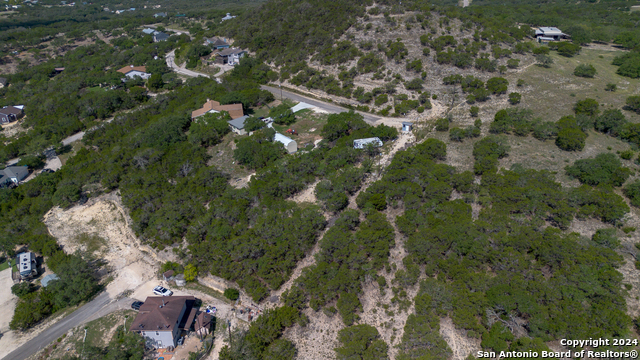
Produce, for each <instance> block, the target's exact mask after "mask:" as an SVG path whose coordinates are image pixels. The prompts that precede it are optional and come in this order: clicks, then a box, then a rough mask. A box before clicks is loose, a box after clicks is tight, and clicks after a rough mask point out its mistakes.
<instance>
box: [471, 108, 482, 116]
mask: <svg viewBox="0 0 640 360" xmlns="http://www.w3.org/2000/svg"><path fill="white" fill-rule="evenodd" d="M479 112H480V108H478V107H477V106H472V107H470V108H469V114H470V115H471V117H478V113H479Z"/></svg>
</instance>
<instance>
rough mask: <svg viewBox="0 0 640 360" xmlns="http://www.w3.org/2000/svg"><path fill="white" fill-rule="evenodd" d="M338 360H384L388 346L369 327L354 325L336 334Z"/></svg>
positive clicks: (374, 329) (375, 331)
mask: <svg viewBox="0 0 640 360" xmlns="http://www.w3.org/2000/svg"><path fill="white" fill-rule="evenodd" d="M338 341H339V342H340V345H341V346H340V347H338V348H336V349H335V352H336V358H337V359H338V360H386V359H388V354H387V352H388V346H387V344H386V343H385V341H384V340H382V338H381V337H380V334H379V333H378V330H376V328H374V327H373V326H371V325H366V324H362V325H354V326H350V327H346V328H344V329H342V330H340V332H338Z"/></svg>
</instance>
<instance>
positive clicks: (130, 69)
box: [117, 65, 147, 74]
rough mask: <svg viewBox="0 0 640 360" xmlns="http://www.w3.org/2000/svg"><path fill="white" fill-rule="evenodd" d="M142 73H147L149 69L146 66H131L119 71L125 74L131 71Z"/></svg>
mask: <svg viewBox="0 0 640 360" xmlns="http://www.w3.org/2000/svg"><path fill="white" fill-rule="evenodd" d="M134 70H137V71H142V72H147V67H146V66H133V65H129V66H125V67H123V68H122V69H120V70H117V71H118V72H119V73H123V74H126V73H128V72H130V71H134Z"/></svg>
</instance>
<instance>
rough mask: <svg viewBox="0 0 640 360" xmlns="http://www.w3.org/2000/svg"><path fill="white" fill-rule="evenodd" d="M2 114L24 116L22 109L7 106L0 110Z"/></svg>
mask: <svg viewBox="0 0 640 360" xmlns="http://www.w3.org/2000/svg"><path fill="white" fill-rule="evenodd" d="M0 114H5V115H18V114H22V109H20V108H18V107H15V106H5V107H3V108H2V109H0Z"/></svg>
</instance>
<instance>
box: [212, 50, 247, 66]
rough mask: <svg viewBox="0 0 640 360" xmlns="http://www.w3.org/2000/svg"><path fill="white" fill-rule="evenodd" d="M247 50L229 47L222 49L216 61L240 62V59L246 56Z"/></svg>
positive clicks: (219, 62)
mask: <svg viewBox="0 0 640 360" xmlns="http://www.w3.org/2000/svg"><path fill="white" fill-rule="evenodd" d="M245 53H246V51H244V50H242V49H238V48H228V49H223V50H220V51H219V52H218V53H217V54H215V55H216V57H217V58H216V63H218V64H223V65H224V64H229V65H236V64H239V63H240V59H242V57H244V54H245Z"/></svg>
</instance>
